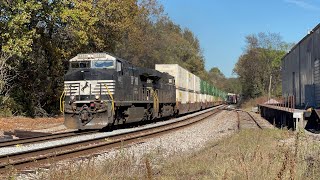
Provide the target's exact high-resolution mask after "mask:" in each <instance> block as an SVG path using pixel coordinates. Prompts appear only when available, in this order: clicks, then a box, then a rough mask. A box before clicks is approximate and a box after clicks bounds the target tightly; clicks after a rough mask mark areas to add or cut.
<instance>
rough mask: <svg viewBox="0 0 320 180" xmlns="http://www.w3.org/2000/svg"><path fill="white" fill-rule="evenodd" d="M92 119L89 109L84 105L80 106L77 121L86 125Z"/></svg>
mask: <svg viewBox="0 0 320 180" xmlns="http://www.w3.org/2000/svg"><path fill="white" fill-rule="evenodd" d="M92 119H93V115H92V112H91V111H90V108H89V107H88V106H87V105H86V104H85V105H83V106H82V108H81V110H80V111H79V120H80V122H81V123H82V124H83V125H86V124H88V123H89V122H90V121H91V120H92Z"/></svg>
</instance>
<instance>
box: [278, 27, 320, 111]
mask: <svg viewBox="0 0 320 180" xmlns="http://www.w3.org/2000/svg"><path fill="white" fill-rule="evenodd" d="M281 73H282V95H283V97H287V96H292V95H293V96H295V102H296V103H295V104H296V106H297V107H300V108H305V107H310V106H312V107H318V108H319V107H320V24H318V25H317V26H316V27H315V28H314V29H313V30H311V31H310V32H309V33H308V35H307V36H305V37H304V38H303V39H302V40H301V41H300V42H299V43H298V44H296V45H295V46H294V47H293V48H292V49H291V51H290V52H288V53H287V54H286V55H285V56H284V57H283V59H282V65H281Z"/></svg>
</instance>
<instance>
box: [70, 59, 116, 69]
mask: <svg viewBox="0 0 320 180" xmlns="http://www.w3.org/2000/svg"><path fill="white" fill-rule="evenodd" d="M70 66H71V68H73V69H76V68H95V69H114V68H115V65H114V61H113V60H91V61H77V62H71V63H70Z"/></svg>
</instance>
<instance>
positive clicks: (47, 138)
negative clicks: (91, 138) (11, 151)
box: [0, 130, 98, 148]
mask: <svg viewBox="0 0 320 180" xmlns="http://www.w3.org/2000/svg"><path fill="white" fill-rule="evenodd" d="M97 132H98V130H93V131H71V132H63V133H56V134H50V135H43V136H37V137H30V138H23V139H14V140H9V141H4V142H1V143H0V148H3V147H8V146H16V145H18V146H23V145H26V144H32V143H39V142H44V141H50V140H57V139H63V138H67V137H72V136H79V135H84V134H93V133H97Z"/></svg>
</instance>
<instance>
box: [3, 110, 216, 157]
mask: <svg viewBox="0 0 320 180" xmlns="http://www.w3.org/2000/svg"><path fill="white" fill-rule="evenodd" d="M211 110H212V109H208V110H205V111H202V112H198V113H194V114H190V115H186V116H183V117H180V118H176V119H172V120H168V121H163V122H158V123H155V124H148V125H146V126H142V127H135V128H130V129H120V130H115V131H112V132H100V133H95V134H89V135H80V136H75V137H69V138H64V139H59V140H52V141H46V142H40V143H34V144H27V145H23V144H22V145H21V144H18V145H16V146H11V147H4V148H0V156H5V155H10V154H15V153H22V152H27V151H31V150H38V149H45V148H49V147H54V146H58V145H65V144H71V143H75V142H81V141H84V140H93V139H97V138H108V137H110V136H114V135H119V134H122V133H128V132H133V131H136V130H140V129H148V128H153V127H157V126H160V125H164V124H169V123H172V122H178V121H182V120H184V119H185V118H188V117H193V116H195V115H198V114H202V113H204V112H208V111H211Z"/></svg>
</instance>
